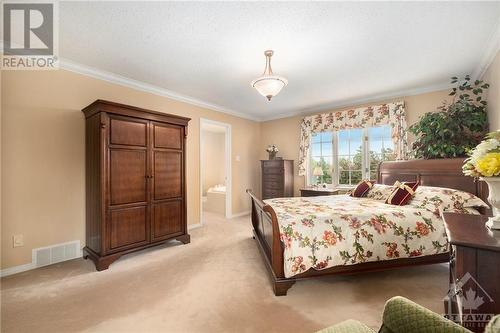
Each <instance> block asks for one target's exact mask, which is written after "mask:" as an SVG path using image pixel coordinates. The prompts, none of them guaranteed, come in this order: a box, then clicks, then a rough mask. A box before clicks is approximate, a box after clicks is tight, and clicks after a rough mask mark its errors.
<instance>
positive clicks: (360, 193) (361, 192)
mask: <svg viewBox="0 0 500 333" xmlns="http://www.w3.org/2000/svg"><path fill="white" fill-rule="evenodd" d="M374 183H375V182H374V181H372V180H363V181H361V182H360V183H359V184H358V185H356V188H355V189H354V190H352V191H351V194H349V195H350V196H351V197H356V198H362V197H364V196H365V195H366V194H367V193H368V191H370V189H371V188H372V186H373V184H374Z"/></svg>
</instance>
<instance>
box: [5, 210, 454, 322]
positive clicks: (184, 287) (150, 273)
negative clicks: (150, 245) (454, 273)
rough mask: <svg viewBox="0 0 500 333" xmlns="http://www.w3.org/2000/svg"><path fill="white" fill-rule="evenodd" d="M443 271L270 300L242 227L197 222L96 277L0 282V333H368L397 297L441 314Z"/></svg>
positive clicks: (32, 276) (74, 270)
mask: <svg viewBox="0 0 500 333" xmlns="http://www.w3.org/2000/svg"><path fill="white" fill-rule="evenodd" d="M447 281H448V271H447V266H446V265H443V264H441V265H431V266H422V267H413V268H409V269H400V270H392V271H386V272H379V273H371V274H362V275H353V276H343V277H333V278H326V279H322V280H309V281H300V282H297V283H296V284H295V285H294V286H293V287H292V288H291V289H290V290H289V292H288V296H285V297H275V296H274V295H273V293H272V290H271V286H270V284H269V281H268V277H267V272H266V270H265V267H264V265H263V261H262V258H261V257H260V253H259V252H258V250H257V246H256V244H255V241H254V240H253V239H252V237H251V227H250V221H249V217H248V216H247V217H242V218H237V219H233V220H225V219H222V218H218V217H216V216H214V215H208V214H207V215H206V222H205V225H204V227H202V228H198V229H195V230H192V231H191V244H188V245H181V244H180V243H177V242H172V243H170V244H167V245H164V246H160V247H157V248H154V249H150V250H147V251H142V252H140V253H136V254H132V255H128V256H125V257H122V258H121V259H120V260H119V261H117V262H115V263H114V264H113V265H111V267H110V269H109V270H107V271H103V272H96V271H95V270H94V267H93V264H92V263H91V262H90V261H85V260H83V259H78V260H73V261H68V262H64V263H61V264H57V265H53V266H50V267H45V268H41V269H37V270H34V271H30V272H25V273H21V274H17V275H14V276H10V277H6V278H3V279H2V286H1V289H2V292H1V296H2V300H1V305H2V308H1V319H2V321H1V324H2V327H1V331H2V332H71V331H92V332H314V331H315V330H318V329H320V328H323V327H325V326H329V325H332V324H334V323H338V322H340V321H342V320H345V319H348V318H354V319H358V320H361V321H363V322H365V323H366V324H367V325H369V326H372V327H377V326H378V325H379V324H380V320H381V314H382V309H383V306H384V302H385V301H386V300H387V299H388V298H390V297H392V296H394V295H403V296H406V297H408V298H410V299H412V300H414V301H416V302H418V303H420V304H422V305H424V306H426V307H428V308H430V309H431V310H434V311H437V312H440V313H441V312H442V310H443V303H442V297H443V296H444V295H445V293H446V291H447Z"/></svg>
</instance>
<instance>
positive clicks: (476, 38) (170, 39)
mask: <svg viewBox="0 0 500 333" xmlns="http://www.w3.org/2000/svg"><path fill="white" fill-rule="evenodd" d="M499 17H500V2H307V3H306V2H272V3H271V2H148V3H144V2H142V3H139V2H105V3H102V2H61V3H60V29H59V34H60V37H59V38H60V42H59V48H60V55H61V58H62V59H66V61H64V62H63V67H66V68H68V69H73V70H76V71H80V72H87V73H90V74H92V75H94V76H100V77H102V78H108V79H109V78H112V79H114V80H115V81H116V80H117V81H120V82H122V83H125V84H129V85H136V86H138V87H143V88H144V87H146V88H147V89H148V90H151V91H155V92H157V93H160V94H163V95H167V96H171V97H174V98H177V99H181V100H186V101H189V102H192V103H194V104H198V105H206V106H208V107H211V108H213V109H216V110H220V111H224V112H228V113H234V114H239V115H243V116H245V117H248V118H251V119H272V118H278V117H282V116H285V115H291V114H298V113H304V112H310V111H313V110H321V109H327V108H329V107H334V106H340V105H348V104H353V103H357V102H363V101H368V100H370V99H372V100H373V99H377V98H379V99H380V98H382V97H384V98H385V97H395V96H398V95H409V94H412V93H416V92H422V91H431V90H437V89H442V88H446V87H448V78H449V77H450V76H453V75H463V74H466V73H473V74H478V73H479V72H480V71H481V70H482V67H484V66H485V61H487V60H488V57H489V58H491V54H492V53H493V50H492V49H495V48H497V47H498V40H497V39H498V38H500V37H499V34H498V31H499V23H498V22H499ZM493 39H495V40H493ZM266 49H273V50H275V55H274V56H273V70H274V72H275V73H277V74H279V75H282V76H284V77H286V78H287V79H288V80H289V84H288V86H287V87H285V88H284V89H283V90H282V92H281V93H280V94H279V95H278V96H276V97H275V98H273V100H272V101H271V102H267V100H266V99H265V98H264V97H262V96H261V95H260V94H259V93H257V91H256V90H255V89H253V88H252V87H250V81H251V80H252V79H254V78H256V77H257V76H259V75H260V74H261V73H262V71H263V70H264V64H265V59H264V55H263V52H264V50H266ZM132 80H133V81H132Z"/></svg>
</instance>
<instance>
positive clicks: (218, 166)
mask: <svg viewBox="0 0 500 333" xmlns="http://www.w3.org/2000/svg"><path fill="white" fill-rule="evenodd" d="M202 135H203V142H202V143H201V144H202V146H203V147H202V149H201V151H202V152H203V154H202V155H203V156H202V159H203V170H202V172H203V176H202V179H203V186H202V187H203V195H206V193H207V190H208V189H209V188H210V187H212V186H214V185H217V184H224V178H226V175H225V168H224V161H225V149H224V146H225V140H224V139H225V134H224V133H215V132H209V131H205V130H204V131H203V134H202Z"/></svg>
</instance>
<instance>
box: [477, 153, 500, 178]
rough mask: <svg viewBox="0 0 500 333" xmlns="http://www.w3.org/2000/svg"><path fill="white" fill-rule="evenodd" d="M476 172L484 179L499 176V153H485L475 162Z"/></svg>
mask: <svg viewBox="0 0 500 333" xmlns="http://www.w3.org/2000/svg"><path fill="white" fill-rule="evenodd" d="M476 168H477V170H478V171H479V172H480V173H481V174H482V175H483V176H485V177H494V176H499V175H500V153H487V154H486V155H484V157H482V158H480V159H479V160H478V161H477V165H476Z"/></svg>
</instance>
